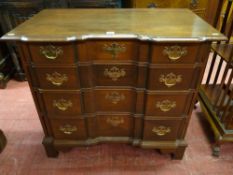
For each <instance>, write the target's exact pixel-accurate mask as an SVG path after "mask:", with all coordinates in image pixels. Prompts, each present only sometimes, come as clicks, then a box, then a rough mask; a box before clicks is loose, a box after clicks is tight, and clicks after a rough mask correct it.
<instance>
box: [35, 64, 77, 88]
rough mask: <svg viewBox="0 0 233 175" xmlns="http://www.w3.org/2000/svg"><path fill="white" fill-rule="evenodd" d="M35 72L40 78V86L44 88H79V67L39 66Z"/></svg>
mask: <svg viewBox="0 0 233 175" xmlns="http://www.w3.org/2000/svg"><path fill="white" fill-rule="evenodd" d="M34 72H35V74H36V76H37V78H38V87H39V88H42V89H78V88H80V83H79V79H78V70H77V68H73V67H71V68H60V67H54V68H45V67H37V68H35V69H34Z"/></svg>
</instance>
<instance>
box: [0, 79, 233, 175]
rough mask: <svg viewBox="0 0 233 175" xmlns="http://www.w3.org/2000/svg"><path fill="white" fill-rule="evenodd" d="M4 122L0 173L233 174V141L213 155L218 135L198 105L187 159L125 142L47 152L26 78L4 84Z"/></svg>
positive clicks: (0, 98) (0, 119) (0, 124)
mask: <svg viewBox="0 0 233 175" xmlns="http://www.w3.org/2000/svg"><path fill="white" fill-rule="evenodd" d="M0 128H1V129H2V130H3V131H4V133H5V135H6V137H7V139H8V144H7V146H6V148H5V150H4V151H3V152H2V154H0V175H59V174H61V175H66V174H67V175H92V174H100V175H118V174H120V175H124V174H133V175H157V174H158V175H220V174H221V175H232V174H233V144H226V145H223V146H222V147H221V155H220V157H219V158H215V157H212V156H211V154H212V151H211V144H212V143H213V135H212V132H211V130H210V129H209V126H208V124H207V123H206V121H205V120H204V117H203V114H202V113H201V110H200V108H199V106H198V107H197V109H196V110H195V111H193V114H192V117H191V122H190V124H189V127H188V132H187V135H186V140H187V142H188V144H189V146H188V148H187V149H186V152H185V156H184V158H183V160H181V161H179V160H171V159H170V156H169V155H161V154H159V153H158V152H156V151H155V150H143V149H140V148H135V147H132V146H130V145H125V144H100V145H97V146H92V147H82V148H75V149H72V150H71V151H69V152H65V153H63V152H62V153H60V155H59V158H57V159H52V158H47V157H46V154H45V152H44V149H43V146H42V144H41V141H42V138H43V132H42V128H41V125H40V122H39V119H38V117H37V113H36V110H35V107H34V103H33V101H32V97H31V94H30V91H29V87H28V84H27V82H16V81H10V82H9V84H8V86H7V89H5V90H0Z"/></svg>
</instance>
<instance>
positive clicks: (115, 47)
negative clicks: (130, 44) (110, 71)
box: [103, 42, 126, 59]
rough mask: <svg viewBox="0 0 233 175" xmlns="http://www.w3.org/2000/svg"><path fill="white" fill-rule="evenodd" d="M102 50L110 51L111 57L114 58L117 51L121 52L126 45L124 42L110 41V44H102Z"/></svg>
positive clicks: (124, 49)
mask: <svg viewBox="0 0 233 175" xmlns="http://www.w3.org/2000/svg"><path fill="white" fill-rule="evenodd" d="M103 50H104V51H106V52H108V53H110V54H111V55H112V58H114V59H115V58H116V57H117V56H118V54H119V53H123V52H125V51H126V47H125V45H124V44H119V43H116V42H114V43H111V44H104V46H103Z"/></svg>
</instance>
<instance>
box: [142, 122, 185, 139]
mask: <svg viewBox="0 0 233 175" xmlns="http://www.w3.org/2000/svg"><path fill="white" fill-rule="evenodd" d="M181 124H182V119H180V120H179V119H176V120H175V119H172V120H168V119H166V120H165V119H145V121H144V131H143V140H148V141H166V140H176V139H177V138H178V134H179V129H180V126H181Z"/></svg>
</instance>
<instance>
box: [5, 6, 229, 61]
mask: <svg viewBox="0 0 233 175" xmlns="http://www.w3.org/2000/svg"><path fill="white" fill-rule="evenodd" d="M174 13H175V14H176V15H174ZM96 16H98V20H93V18H96ZM125 16H132V17H131V18H130V20H128V18H125ZM87 19H89V20H87ZM138 19H140V20H138ZM98 21H104V22H102V23H101V25H100V23H98ZM141 21H143V25H142V24H141ZM161 21H163V24H161ZM184 24H185V25H184ZM48 26H49V27H48ZM143 26H146V28H145V27H143ZM155 26H159V27H155ZM167 26H173V30H169V32H168V31H167ZM77 29H78V30H77ZM96 29H98V30H96ZM106 29H107V30H106ZM112 32H113V33H112ZM111 34H114V36H115V37H116V36H119V37H120V38H124V37H126V38H129V37H134V38H137V39H139V40H155V41H163V40H168V41H178V40H179V39H180V40H182V39H183V41H184V40H185V41H189V40H190V41H199V40H200V41H201V40H224V39H225V37H224V36H223V35H222V34H220V33H219V32H218V31H217V30H216V29H214V28H212V27H210V26H209V25H207V24H206V22H204V21H203V20H202V19H200V18H199V17H198V16H196V15H195V14H193V13H192V12H191V11H190V10H186V9H171V10H169V9H157V10H154V11H152V10H147V9H119V10H111V9H105V10H102V9H99V10H98V9H93V10H87V9H80V10H75V9H71V10H65V9H60V10H43V11H41V12H40V13H39V14H38V15H36V16H35V17H33V19H31V20H28V21H27V22H25V23H24V24H22V25H20V26H18V27H17V30H15V29H14V30H12V31H11V32H9V33H7V34H6V35H4V36H3V37H2V39H6V40H17V41H48V42H51V41H70V40H71V41H72V40H82V39H83V40H85V38H86V39H87V38H89V37H90V38H95V37H97V38H101V37H104V38H111V37H112V35H111ZM120 43H121V42H120ZM96 47H97V48H95V49H98V48H99V46H96ZM126 47H127V45H126ZM132 49H133V48H132V47H130V48H129V49H128V50H127V49H126V52H125V54H127V53H130V51H131V50H132ZM101 51H102V49H101ZM90 53H92V52H90V51H88V52H87V51H86V54H88V55H89V54H90ZM101 53H102V52H101ZM101 53H100V54H101ZM106 54H107V52H106ZM106 54H104V55H99V56H104V59H106V58H107V57H106ZM119 54H123V53H119ZM88 55H86V56H88ZM108 55H109V54H108ZM123 55H124V54H123ZM90 56H92V55H90ZM110 56H111V55H110ZM125 56H126V55H125ZM128 56H129V55H128ZM97 58H99V57H98V56H97ZM123 58H124V57H123ZM123 58H122V59H123ZM131 59H132V58H131Z"/></svg>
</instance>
